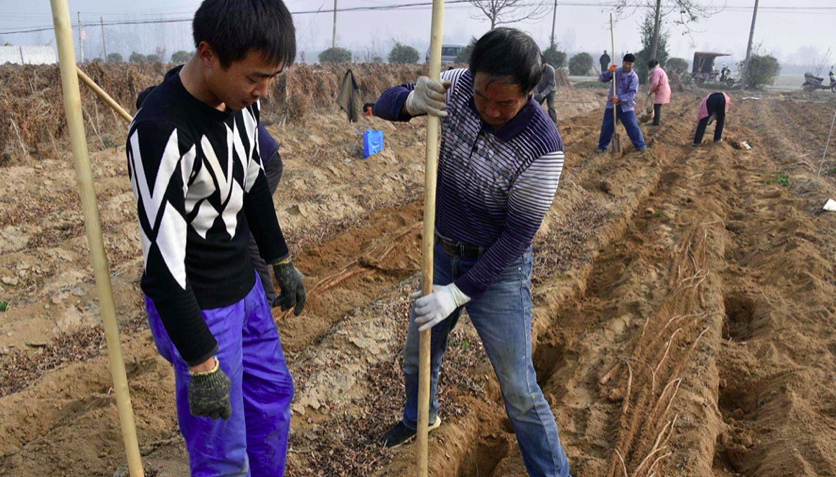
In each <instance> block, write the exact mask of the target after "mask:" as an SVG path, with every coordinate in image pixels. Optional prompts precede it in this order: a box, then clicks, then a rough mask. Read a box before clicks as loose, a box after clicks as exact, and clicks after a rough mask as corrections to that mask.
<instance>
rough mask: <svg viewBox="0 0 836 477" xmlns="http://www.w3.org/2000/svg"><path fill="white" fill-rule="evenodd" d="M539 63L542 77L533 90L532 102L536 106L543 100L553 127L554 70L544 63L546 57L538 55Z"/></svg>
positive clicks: (555, 114) (555, 113)
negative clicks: (541, 65)
mask: <svg viewBox="0 0 836 477" xmlns="http://www.w3.org/2000/svg"><path fill="white" fill-rule="evenodd" d="M540 61H542V63H543V75H542V76H541V77H540V82H539V83H537V86H536V87H535V88H534V101H537V104H539V105H541V106H542V104H543V100H544V99H545V100H546V102H547V103H548V107H549V117H550V118H552V121H553V122H554V125H555V126H557V111H555V109H554V94H555V91H557V82H556V81H555V77H554V68H552V65H550V64H548V63H547V62H546V57H545V56H543V55H542V54H541V55H540Z"/></svg>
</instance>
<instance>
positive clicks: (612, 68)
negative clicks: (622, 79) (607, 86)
mask: <svg viewBox="0 0 836 477" xmlns="http://www.w3.org/2000/svg"><path fill="white" fill-rule="evenodd" d="M607 71H609V72H610V73H615V65H610V67H609V68H607Z"/></svg>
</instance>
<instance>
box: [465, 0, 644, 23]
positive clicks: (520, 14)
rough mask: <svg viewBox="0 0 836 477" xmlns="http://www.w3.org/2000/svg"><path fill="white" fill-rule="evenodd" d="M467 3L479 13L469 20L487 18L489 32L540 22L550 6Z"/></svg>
mask: <svg viewBox="0 0 836 477" xmlns="http://www.w3.org/2000/svg"><path fill="white" fill-rule="evenodd" d="M468 1H469V2H470V4H471V5H473V6H474V7H476V8H478V9H479V11H480V12H481V14H476V15H472V16H471V18H473V19H474V20H481V19H483V18H484V17H487V18H488V20H490V21H491V30H493V29H494V28H496V27H497V26H499V25H507V24H509V23H517V22H521V21H537V20H542V19H543V18H545V16H546V15H547V14H548V13H549V12H550V11H551V8H550V7H551V5H546V2H540V3H538V4H534V3H532V2H530V1H529V0H468ZM624 1H629V0H624Z"/></svg>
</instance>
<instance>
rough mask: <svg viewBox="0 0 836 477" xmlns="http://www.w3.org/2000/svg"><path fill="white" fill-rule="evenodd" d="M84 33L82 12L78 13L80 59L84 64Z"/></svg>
mask: <svg viewBox="0 0 836 477" xmlns="http://www.w3.org/2000/svg"><path fill="white" fill-rule="evenodd" d="M83 41H84V31H83V30H82V29H81V12H78V57H79V58H81V62H82V63H84V43H83Z"/></svg>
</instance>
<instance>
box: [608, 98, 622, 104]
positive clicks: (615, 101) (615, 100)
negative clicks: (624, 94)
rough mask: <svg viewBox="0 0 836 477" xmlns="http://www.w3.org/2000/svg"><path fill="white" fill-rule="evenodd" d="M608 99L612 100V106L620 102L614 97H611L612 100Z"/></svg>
mask: <svg viewBox="0 0 836 477" xmlns="http://www.w3.org/2000/svg"><path fill="white" fill-rule="evenodd" d="M610 99H611V100H612V103H613V104H618V103H620V102H621V101H619V100H618V98H617V97H615V96H613V97H612V98H610Z"/></svg>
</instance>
